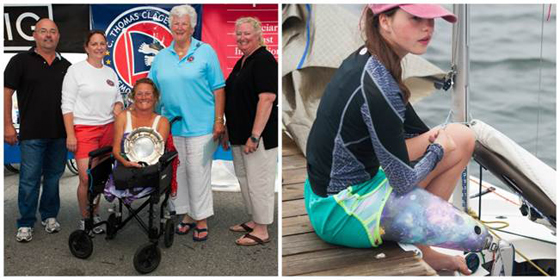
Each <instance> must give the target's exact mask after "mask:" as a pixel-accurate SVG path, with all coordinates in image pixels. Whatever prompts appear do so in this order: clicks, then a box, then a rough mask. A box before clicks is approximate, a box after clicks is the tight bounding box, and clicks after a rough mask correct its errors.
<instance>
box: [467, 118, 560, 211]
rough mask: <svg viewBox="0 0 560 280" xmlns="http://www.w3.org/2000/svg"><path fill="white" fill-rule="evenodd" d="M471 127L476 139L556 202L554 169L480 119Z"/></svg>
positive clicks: (474, 121)
mask: <svg viewBox="0 0 560 280" xmlns="http://www.w3.org/2000/svg"><path fill="white" fill-rule="evenodd" d="M471 129H472V130H473V131H474V133H475V134H476V140H478V141H479V142H480V143H481V144H482V145H484V146H485V147H487V148H488V149H490V150H492V151H494V152H495V153H497V154H499V155H501V156H503V157H504V158H507V159H508V161H509V162H511V164H513V165H514V166H515V167H516V168H517V169H519V170H520V171H521V172H523V174H524V175H525V176H527V178H529V179H530V180H531V181H533V182H534V183H535V184H536V185H537V186H539V188H541V190H542V191H543V192H544V193H545V194H546V195H547V196H548V197H549V198H550V199H551V200H552V201H553V202H554V204H556V170H554V169H553V168H551V167H550V166H548V165H546V164H545V163H544V162H542V161H541V160H539V159H538V158H537V157H535V156H534V155H533V154H531V153H529V152H528V151H527V150H525V149H523V148H522V147H521V146H519V145H518V144H517V143H515V142H514V141H513V140H511V139H510V138H508V137H507V136H505V135H504V134H503V133H501V132H499V131H498V130H496V129H495V128H493V127H491V126H490V125H488V124H486V123H484V122H482V121H481V120H473V121H472V122H471Z"/></svg>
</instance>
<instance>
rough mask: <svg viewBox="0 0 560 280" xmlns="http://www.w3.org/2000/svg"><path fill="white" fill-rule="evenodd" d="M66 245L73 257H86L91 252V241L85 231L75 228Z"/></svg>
mask: <svg viewBox="0 0 560 280" xmlns="http://www.w3.org/2000/svg"><path fill="white" fill-rule="evenodd" d="M68 247H69V248H70V252H71V253H72V255H74V257H76V258H79V259H87V258H89V256H91V253H93V242H92V241H91V237H90V236H89V235H88V234H87V232H85V231H83V230H75V231H74V232H72V234H70V237H69V238H68Z"/></svg>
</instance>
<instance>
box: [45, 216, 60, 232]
mask: <svg viewBox="0 0 560 280" xmlns="http://www.w3.org/2000/svg"><path fill="white" fill-rule="evenodd" d="M41 224H42V225H43V226H44V227H45V231H46V232H48V233H56V232H59V231H60V224H59V223H58V222H57V221H56V218H48V219H46V220H44V221H42V222H41Z"/></svg>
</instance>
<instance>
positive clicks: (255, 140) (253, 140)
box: [249, 134, 261, 144]
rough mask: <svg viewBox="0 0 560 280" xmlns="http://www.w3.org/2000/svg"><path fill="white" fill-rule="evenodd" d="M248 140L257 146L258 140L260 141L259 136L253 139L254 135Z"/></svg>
mask: <svg viewBox="0 0 560 280" xmlns="http://www.w3.org/2000/svg"><path fill="white" fill-rule="evenodd" d="M249 139H251V142H253V143H255V144H258V143H259V140H261V137H260V136H259V137H255V135H254V134H251V137H249Z"/></svg>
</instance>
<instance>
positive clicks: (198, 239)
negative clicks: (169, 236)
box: [192, 227, 208, 242]
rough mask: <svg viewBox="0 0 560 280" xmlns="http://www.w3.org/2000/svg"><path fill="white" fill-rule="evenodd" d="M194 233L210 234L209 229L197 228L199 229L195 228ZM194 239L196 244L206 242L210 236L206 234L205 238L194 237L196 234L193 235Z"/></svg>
mask: <svg viewBox="0 0 560 280" xmlns="http://www.w3.org/2000/svg"><path fill="white" fill-rule="evenodd" d="M194 232H196V233H198V234H200V233H202V232H208V229H207V228H197V227H195V228H194ZM192 239H193V240H194V241H196V242H202V241H206V239H208V234H206V236H204V237H196V236H194V234H193V237H192Z"/></svg>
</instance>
